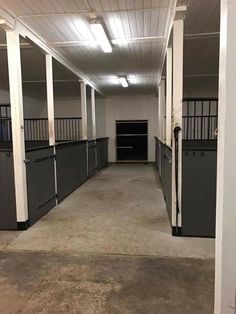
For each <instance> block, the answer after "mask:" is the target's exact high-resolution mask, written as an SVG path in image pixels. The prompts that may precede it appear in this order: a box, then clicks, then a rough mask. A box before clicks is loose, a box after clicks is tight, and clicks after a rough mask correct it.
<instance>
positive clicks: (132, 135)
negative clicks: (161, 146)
mask: <svg viewBox="0 0 236 314" xmlns="http://www.w3.org/2000/svg"><path fill="white" fill-rule="evenodd" d="M147 151H148V123H147V121H146V120H125V121H124V120H123V121H116V157H117V161H118V162H119V161H120V162H122V161H123V162H124V161H133V162H135V161H136V162H138V161H147V159H148V157H147Z"/></svg>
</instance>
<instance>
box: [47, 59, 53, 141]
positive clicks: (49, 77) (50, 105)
mask: <svg viewBox="0 0 236 314" xmlns="http://www.w3.org/2000/svg"><path fill="white" fill-rule="evenodd" d="M46 80H47V111H48V131H49V145H55V123H54V93H53V64H52V56H51V55H48V54H47V55H46Z"/></svg>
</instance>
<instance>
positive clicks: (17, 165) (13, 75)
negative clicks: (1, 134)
mask: <svg viewBox="0 0 236 314" xmlns="http://www.w3.org/2000/svg"><path fill="white" fill-rule="evenodd" d="M6 38H7V55H8V71H9V85H10V100H11V119H12V140H13V160H14V179H15V198H16V217H17V222H27V220H28V204H27V182H26V165H25V139H24V111H23V92H22V74H21V54H20V39H19V34H18V33H17V32H16V31H7V32H6Z"/></svg>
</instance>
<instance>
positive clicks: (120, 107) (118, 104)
mask: <svg viewBox="0 0 236 314" xmlns="http://www.w3.org/2000/svg"><path fill="white" fill-rule="evenodd" d="M157 101H158V99H157V97H155V96H152V95H138V96H136V95H134V96H113V97H107V98H105V130H106V136H108V137H109V161H110V162H115V161H116V149H115V140H116V120H148V160H149V161H154V160H155V142H154V136H156V135H157Z"/></svg>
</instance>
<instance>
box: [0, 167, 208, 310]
mask: <svg viewBox="0 0 236 314" xmlns="http://www.w3.org/2000/svg"><path fill="white" fill-rule="evenodd" d="M0 250H1V252H0V289H1V291H2V293H1V294H0V313H4V314H5V313H65V312H67V313H83V314H90V313H91V314H92V313H95V314H97V313H101V314H103V313H104V314H106V313H122V314H126V313H127V314H128V313H144V314H146V313H157V314H159V313H160V314H162V313H166V314H168V313H170V314H172V313H175V314H179V313H191V314H192V313H193V314H194V313H198V314H208V313H209V314H212V313H213V285H214V283H213V282H214V240H213V239H194V238H173V237H172V236H171V230H170V226H169V221H168V217H167V214H166V210H165V203H164V200H163V195H162V191H161V188H160V184H159V182H158V180H157V179H156V176H155V171H154V169H153V167H152V165H143V164H138V165H135V164H134V165H132V164H124V165H112V166H110V167H108V168H107V169H105V170H103V171H102V172H100V173H99V174H98V175H97V176H96V177H94V178H93V179H91V180H90V181H88V182H87V183H86V184H85V185H83V186H82V187H81V188H79V189H78V190H76V191H75V192H74V193H73V194H71V195H70V196H69V197H68V198H67V199H65V200H64V201H63V202H62V203H61V204H59V205H58V206H57V207H56V208H55V209H54V210H52V211H51V212H50V213H49V214H48V215H46V216H45V217H44V218H43V219H42V220H41V221H39V222H38V223H37V224H35V225H34V226H33V227H32V228H30V229H29V230H27V231H25V232H0Z"/></svg>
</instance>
